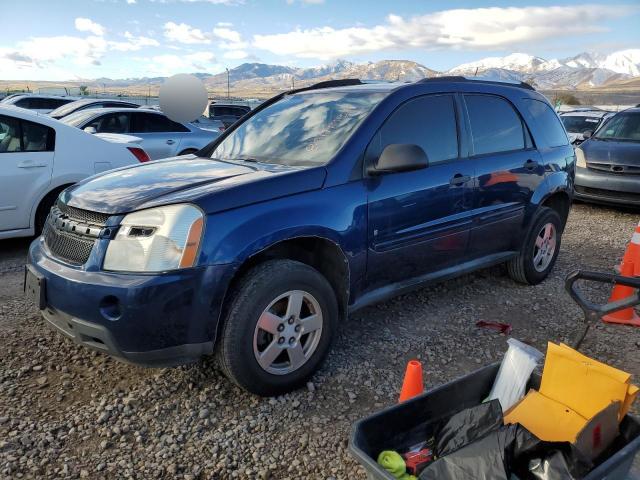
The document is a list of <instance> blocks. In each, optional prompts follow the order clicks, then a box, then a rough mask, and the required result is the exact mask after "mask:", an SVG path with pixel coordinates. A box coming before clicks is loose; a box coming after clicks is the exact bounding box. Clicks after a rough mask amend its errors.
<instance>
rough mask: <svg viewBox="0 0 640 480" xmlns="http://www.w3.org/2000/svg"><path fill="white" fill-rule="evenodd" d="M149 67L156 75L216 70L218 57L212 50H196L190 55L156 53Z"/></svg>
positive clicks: (218, 67)
mask: <svg viewBox="0 0 640 480" xmlns="http://www.w3.org/2000/svg"><path fill="white" fill-rule="evenodd" d="M151 60H152V63H151V64H149V66H148V69H149V71H150V72H152V73H153V74H156V75H165V76H168V75H174V74H176V73H192V72H205V71H210V72H212V71H216V70H217V69H220V66H219V65H217V64H216V57H215V55H214V54H213V53H211V52H195V53H190V54H189V55H172V54H166V55H156V56H155V57H153V58H152V59H151Z"/></svg>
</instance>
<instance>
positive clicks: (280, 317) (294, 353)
mask: <svg viewBox="0 0 640 480" xmlns="http://www.w3.org/2000/svg"><path fill="white" fill-rule="evenodd" d="M322 324H323V316H322V310H321V308H320V304H319V303H318V301H317V300H316V299H315V297H314V296H313V295H311V294H310V293H308V292H305V291H303V290H291V291H288V292H286V293H283V294H282V295H280V296H278V297H277V298H276V299H275V300H273V301H272V302H271V303H270V304H269V305H268V306H267V308H265V309H264V311H263V312H262V314H261V315H260V318H259V319H258V322H257V324H256V328H255V332H254V335H253V353H254V355H255V357H256V360H257V361H258V364H259V365H260V367H262V369H263V370H265V371H267V372H269V373H271V374H274V375H286V374H288V373H291V372H294V371H296V370H298V369H299V368H300V367H302V366H303V365H304V364H305V363H306V362H307V361H308V360H309V359H310V358H311V356H312V355H313V353H314V352H315V351H316V348H317V347H318V343H319V342H320V336H321V335H322Z"/></svg>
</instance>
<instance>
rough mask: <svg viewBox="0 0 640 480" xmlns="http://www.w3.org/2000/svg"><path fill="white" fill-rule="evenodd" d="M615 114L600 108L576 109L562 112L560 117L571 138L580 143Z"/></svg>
mask: <svg viewBox="0 0 640 480" xmlns="http://www.w3.org/2000/svg"><path fill="white" fill-rule="evenodd" d="M614 115H615V113H614V112H608V111H606V110H600V109H588V110H587V109H576V110H573V111H570V112H563V113H561V114H560V119H561V120H562V123H563V124H564V128H565V129H566V130H567V133H568V134H569V140H571V143H572V144H574V145H580V143H582V142H583V141H584V140H585V135H586V137H587V138H588V137H589V136H591V135H593V133H594V132H595V131H596V130H597V129H598V128H599V127H600V125H602V124H603V123H604V122H606V121H607V120H608V119H609V118H611V117H613V116H614Z"/></svg>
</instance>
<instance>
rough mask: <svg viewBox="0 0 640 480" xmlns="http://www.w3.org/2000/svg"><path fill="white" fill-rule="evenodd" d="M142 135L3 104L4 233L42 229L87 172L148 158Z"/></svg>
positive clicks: (0, 203)
mask: <svg viewBox="0 0 640 480" xmlns="http://www.w3.org/2000/svg"><path fill="white" fill-rule="evenodd" d="M139 141H140V139H139V138H136V137H130V136H126V135H109V136H107V137H106V138H105V137H100V136H95V135H90V134H88V133H86V132H83V131H82V130H78V129H77V128H74V127H71V126H69V125H65V124H64V123H61V122H59V121H57V120H54V119H52V118H49V117H47V116H45V115H40V114H37V113H32V112H30V111H28V110H24V109H21V108H16V107H10V106H5V105H0V165H1V166H2V168H0V239H1V238H9V237H23V236H31V235H34V234H38V233H40V231H41V229H42V225H44V221H45V219H46V217H47V214H48V213H49V210H50V209H51V206H52V205H53V203H54V201H55V199H56V198H57V196H58V195H59V193H60V192H61V191H62V190H64V189H65V188H66V187H68V186H70V185H73V184H74V183H76V182H78V181H80V180H82V179H83V178H86V177H88V176H91V175H94V174H96V173H100V172H103V171H105V170H110V169H112V168H116V167H124V166H127V165H133V164H136V163H138V162H144V161H148V160H149V157H148V155H147V154H146V153H145V151H144V150H143V149H142V148H140V147H139V146H138V145H137V143H138V142H139Z"/></svg>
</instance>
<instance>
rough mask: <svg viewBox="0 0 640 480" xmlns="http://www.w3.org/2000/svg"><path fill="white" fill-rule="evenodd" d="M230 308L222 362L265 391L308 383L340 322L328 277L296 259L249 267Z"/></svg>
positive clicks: (245, 384)
mask: <svg viewBox="0 0 640 480" xmlns="http://www.w3.org/2000/svg"><path fill="white" fill-rule="evenodd" d="M297 305H300V306H299V307H297ZM226 311H227V314H226V318H224V323H223V327H222V333H221V336H220V339H219V343H218V350H217V360H218V364H219V366H220V368H221V370H222V371H223V373H224V374H225V375H226V376H227V377H228V378H229V379H231V380H232V381H233V382H235V383H236V384H237V385H239V386H240V387H242V388H244V389H245V390H248V391H249V392H251V393H254V394H257V395H262V396H272V395H280V394H283V393H286V392H289V391H291V390H294V389H296V388H298V387H300V386H302V385H304V384H305V382H306V381H307V380H308V379H309V378H310V377H311V375H312V374H313V373H314V372H315V371H316V370H317V369H318V367H319V366H320V365H321V363H322V362H323V360H324V359H325V357H326V355H327V353H328V352H329V349H330V347H331V343H332V339H333V334H334V332H335V329H336V327H337V323H338V303H337V300H336V296H335V293H334V291H333V289H332V287H331V285H330V284H329V282H328V281H327V279H326V278H325V277H324V276H322V275H321V274H320V273H319V272H318V271H317V270H315V269H314V268H312V267H310V266H308V265H306V264H304V263H300V262H296V261H293V260H269V261H267V262H265V263H263V264H260V265H258V266H257V267H254V268H253V269H251V270H250V271H249V272H248V273H247V274H246V275H245V276H244V277H243V278H242V279H241V280H240V282H239V284H238V286H237V288H236V289H235V291H234V292H232V294H231V303H230V305H229V308H228V309H227V310H226ZM263 327H264V328H263Z"/></svg>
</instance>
